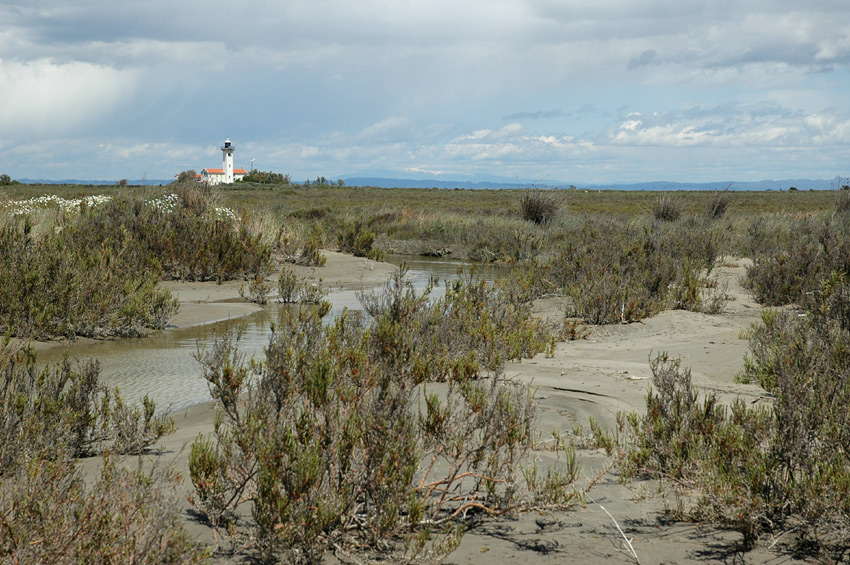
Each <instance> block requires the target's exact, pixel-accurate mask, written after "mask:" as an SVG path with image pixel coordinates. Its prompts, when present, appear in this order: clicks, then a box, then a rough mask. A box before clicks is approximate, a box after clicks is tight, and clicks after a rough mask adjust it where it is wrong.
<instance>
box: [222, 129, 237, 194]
mask: <svg viewBox="0 0 850 565" xmlns="http://www.w3.org/2000/svg"><path fill="white" fill-rule="evenodd" d="M235 150H236V146H235V145H233V144H232V143H230V138H227V139H225V140H224V146H222V148H221V168H222V170H223V171H224V181H223V182H224V184H233V152H234V151H235Z"/></svg>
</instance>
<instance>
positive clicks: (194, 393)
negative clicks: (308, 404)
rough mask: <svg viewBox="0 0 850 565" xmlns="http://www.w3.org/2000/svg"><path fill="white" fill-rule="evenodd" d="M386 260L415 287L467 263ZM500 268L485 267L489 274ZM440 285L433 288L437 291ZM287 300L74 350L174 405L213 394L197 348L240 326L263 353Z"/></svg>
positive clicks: (133, 395)
mask: <svg viewBox="0 0 850 565" xmlns="http://www.w3.org/2000/svg"><path fill="white" fill-rule="evenodd" d="M388 261H389V262H391V263H393V264H395V265H400V264H402V263H406V264H407V266H408V268H409V269H410V271H409V273H408V276H409V279H410V281H411V283H412V284H413V286H414V288H416V289H419V290H421V289H424V288H425V286H426V285H427V284H428V282H429V280H430V279H431V278H432V277H438V278H439V279H440V280H446V279H450V278H453V277H456V276H457V273H458V269H463V268H465V267H468V265H465V264H463V263H460V262H457V261H449V260H445V259H433V260H432V259H427V258H426V259H423V258H419V257H415V258H411V257H401V256H391V257H389V258H388ZM493 273H496V274H497V271H492V270H491V271H490V272H489V273H488V272H487V271H485V272H484V273H483V275H484V276H485V277H487V278H491V279H492V277H493ZM441 293H442V287H437V288H436V289H435V292H434V294H435V295H436V296H439V295H440V294H441ZM327 299H328V300H329V301H330V302H331V304H332V308H331V311H330V313H329V314H328V316H329V317H331V318H333V317H336V316H338V315H339V314H340V313H342V311H343V309H344V308H348V309H349V310H355V311H362V306H361V304H360V301H359V300H358V299H357V296H356V293H355V292H354V291H350V290H336V291H332V292H331V293H330V294H329V295H328V297H327ZM285 307H289V306H285V305H278V304H270V305H268V306H266V307H265V308H264V309H263V310H262V311H259V312H257V313H255V314H252V315H250V316H246V317H243V318H239V319H235V320H229V321H224V322H219V323H216V324H209V325H204V326H195V327H190V328H179V329H170V330H166V331H164V332H162V333H160V334H156V335H152V336H150V337H146V338H140V339H123V340H116V341H102V342H95V343H74V344H72V346H71V349H70V355H71V357H72V358H75V359H89V358H95V359H98V360H99V361H100V367H101V373H100V374H101V379H102V380H103V382H104V383H105V384H106V385H107V386H110V387H115V386H117V387H119V388H120V390H121V394H122V395H123V396H124V397H125V398H126V399H127V400H128V401H131V402H137V401H138V400H140V399H141V398H142V397H143V396H144V395H145V394H148V395H149V396H150V397H151V398H152V399H153V400H154V401H155V402H156V405H157V406H158V407H161V408H166V407H169V406H170V407H171V410H172V411H175V410H179V409H181V408H185V407H186V406H189V405H192V404H197V403H199V402H206V401H208V400H210V395H209V389H208V388H207V383H206V381H204V379H203V378H202V377H201V368H200V365H199V364H198V362H197V361H196V360H195V358H194V354H195V353H196V352H197V351H198V348H199V347H201V348H203V347H210V346H211V345H212V344H213V342H214V341H215V338H216V336H217V335H221V334H222V333H223V332H226V331H228V330H236V329H237V328H239V327H242V337H241V340H240V349H241V350H242V351H243V352H244V353H245V355H246V358H250V357H251V356H257V357H261V356H262V354H263V348H264V347H265V346H266V345H267V344H268V340H269V335H270V331H269V322H270V321H272V320H274V319H275V318H276V316H277V315H278V310H279V309H280V308H285ZM61 357H62V352H61V351H56V350H51V351H45V352H43V353H40V354H39V360H40V361H42V362H47V363H55V362H57V361H59V360H60V359H61Z"/></svg>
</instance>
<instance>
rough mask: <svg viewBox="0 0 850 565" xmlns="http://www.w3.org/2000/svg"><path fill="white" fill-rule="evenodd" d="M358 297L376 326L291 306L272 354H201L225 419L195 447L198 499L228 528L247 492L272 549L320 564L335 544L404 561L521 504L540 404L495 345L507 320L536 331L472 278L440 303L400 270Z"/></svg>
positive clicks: (261, 542)
mask: <svg viewBox="0 0 850 565" xmlns="http://www.w3.org/2000/svg"><path fill="white" fill-rule="evenodd" d="M361 296H362V299H363V300H364V303H365V307H366V308H367V310H368V311H369V312H370V313H371V315H372V316H373V317H374V320H373V322H372V324H371V325H370V326H366V325H364V324H363V322H362V320H360V319H359V318H357V317H352V316H350V315H349V314H348V313H344V314H342V315H341V316H340V317H338V318H337V319H336V320H335V321H334V322H333V323H332V324H330V325H327V326H326V325H323V324H322V321H321V311H319V312H313V311H310V310H301V311H297V312H296V311H290V310H286V311H284V313H283V315H282V318H281V320H280V322H279V323H278V324H276V325H275V327H274V335H273V337H272V339H271V341H270V343H269V346H268V347H267V348H266V352H265V353H266V355H265V360H264V361H262V362H260V363H254V364H251V365H246V364H245V363H244V362H243V361H242V358H241V355H240V354H239V352H238V348H237V347H236V343H235V342H234V341H233V340H232V339H231V338H224V339H221V340H219V342H218V343H217V345H216V347H214V348H213V349H212V350H211V351H208V352H204V353H202V354H201V355H199V360H200V361H201V363H202V365H203V366H204V376H205V378H206V380H207V381H208V382H209V383H210V389H211V391H212V394H213V397H214V398H216V399H218V400H219V403H220V416H219V417H218V418H217V419H216V426H215V431H214V433H213V435H212V436H208V437H200V438H199V439H198V440H197V441H196V442H195V443H194V444H193V446H192V450H191V455H190V476H191V477H192V480H193V483H194V484H195V489H196V493H195V496H194V500H195V504H196V506H197V508H198V509H199V510H200V511H202V512H204V513H205V514H206V515H207V516H208V517H209V518H210V521H211V523H212V524H213V525H216V526H218V525H228V527H229V528H230V529H231V530H233V529H234V528H237V529H238V527H239V526H240V525H245V524H242V523H241V522H240V520H239V518H238V516H239V514H240V512H239V510H238V504H239V501H240V500H250V501H251V509H252V513H251V516H252V528H251V531H252V532H253V535H256V537H257V540H258V548H259V552H260V554H261V556H263V557H264V558H266V559H269V560H271V559H285V560H287V561H293V562H314V561H318V560H320V559H321V556H322V555H323V554H324V553H325V552H326V551H328V550H329V549H330V548H332V547H335V546H339V547H342V548H343V550H344V549H346V548H357V547H359V548H360V550H359V551H364V550H365V548H369V549H368V551H371V552H373V553H377V554H383V555H396V557H397V558H401V553H407V557H406V558H410V557H412V555H415V554H416V553H417V552H419V551H423V550H425V549H427V548H426V547H425V545H426V542H427V540H428V538H429V536H435V537H434V540H438V545H437V546H432V547H431V550H433V551H436V552H438V553H443V552H445V551H448V550H450V549H451V548H452V547H453V545H454V544H455V543H457V541H458V540H459V536H460V534H461V533H462V522H463V518H464V517H466V516H470V515H475V514H478V513H481V512H486V513H491V514H500V513H504V512H508V511H510V510H513V509H516V508H517V507H518V505H519V504H520V500H521V496H522V488H521V486H522V485H521V482H520V481H519V478H520V477H519V473H518V470H517V469H518V464H519V463H520V462H521V461H522V459H523V457H524V454H525V453H526V452H527V450H528V449H529V448H530V446H531V443H532V425H533V421H534V406H533V404H532V396H531V393H530V390H529V388H528V387H527V386H525V385H520V384H518V383H516V382H513V381H510V380H508V379H505V378H504V377H502V376H501V367H502V362H503V359H504V358H505V357H506V354H504V353H503V354H499V355H497V354H495V353H494V352H493V349H494V347H493V344H491V343H488V342H489V341H491V340H493V339H495V338H496V336H497V335H498V333H497V332H496V331H495V328H497V327H502V328H505V330H506V333H508V334H513V335H515V336H516V337H515V338H512V337H508V338H507V340H508V342H510V341H511V340H512V339H517V340H518V343H524V340H525V339H527V334H528V333H529V332H530V333H531V334H534V333H535V332H536V331H537V328H536V326H535V325H534V324H533V323H532V322H531V321H530V320H529V319H525V318H523V317H522V316H521V315H520V316H516V317H514V315H515V314H518V313H519V312H518V311H516V310H511V309H510V308H511V307H509V306H503V307H499V306H497V305H496V304H497V303H498V302H499V299H498V296H499V294H498V291H497V290H495V289H493V288H492V287H491V286H489V285H486V284H485V283H480V284H479V283H478V282H477V281H474V280H472V279H461V280H460V282H458V283H457V284H455V285H453V286H450V288H449V289H447V292H446V296H445V298H444V299H441V300H435V301H433V302H432V301H431V300H430V299H429V295H428V293H427V292H426V294H425V295H422V294H417V293H415V292H414V291H413V289H412V288H411V287H410V285H409V284H408V283H407V282H406V280H405V278H404V273H403V272H400V273H398V274H397V275H396V276H395V277H393V278H392V279H391V280H390V281H389V282H388V284H387V287H386V288H385V290H384V292H383V293H381V294H375V293H365V294H363V295H361ZM503 308H507V309H505V310H503ZM479 316H480V319H482V320H484V321H485V323H484V324H483V328H482V329H481V330H480V333H478V334H477V335H471V336H470V335H468V334H469V333H470V332H472V330H473V321H475V322H476V323H477V321H478V320H479ZM447 318H448V320H449V321H446V319H447ZM488 318H489V319H490V321H487V320H488ZM512 324H516V325H515V326H514V325H512ZM502 345H505V344H504V343H503V344H502ZM522 350H523V348H522V346H519V345H518V346H517V349H516V351H517V352H521V351H522ZM516 354H517V355H518V354H520V353H516ZM485 376H487V377H489V378H484V377H485ZM423 461H424V463H423ZM552 476H554V475H552ZM569 477H572V478H574V475H565V476H563V477H562V479H560V480H559V481H558V485H560V486H559V488H561V487H563V488H568V483H569V482H570V481H569V480H568V478H569ZM535 484H537V483H535ZM552 484H554V483H552ZM552 496H555V494H553V495H552ZM562 498H563V500H567V499H570V500H572V498H570V497H562ZM439 540H442V541H439ZM439 543H443V544H444V545H442V546H440V545H439Z"/></svg>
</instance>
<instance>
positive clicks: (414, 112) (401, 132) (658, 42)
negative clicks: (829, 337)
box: [0, 0, 850, 178]
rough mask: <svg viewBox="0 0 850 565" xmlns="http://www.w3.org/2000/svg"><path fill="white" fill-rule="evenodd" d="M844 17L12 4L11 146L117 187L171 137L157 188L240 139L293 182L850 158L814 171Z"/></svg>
mask: <svg viewBox="0 0 850 565" xmlns="http://www.w3.org/2000/svg"><path fill="white" fill-rule="evenodd" d="M847 15H848V13H847V7H846V3H845V2H840V1H836V0H812V1H810V2H808V3H806V5H805V6H803V5H801V4H799V2H798V1H795V2H792V1H791V0H750V1H747V2H738V1H736V0H715V1H714V2H713V3H711V4H710V5H708V4H706V3H688V2H678V3H670V2H669V0H645V1H642V2H633V1H631V0H598V1H597V2H592V3H590V2H581V1H579V0H468V1H464V2H456V1H453V0H433V1H429V2H425V1H424V0H412V1H411V2H405V3H386V2H384V1H381V0H363V1H361V2H350V1H343V0H290V1H287V2H277V1H273V0H251V1H250V2H247V3H242V4H240V5H238V6H237V5H234V4H232V3H227V2H225V1H224V0H211V1H209V0H204V1H201V0H185V1H184V2H179V3H174V2H168V3H166V2H164V1H163V0H150V1H148V2H132V3H123V4H122V3H115V2H111V1H110V2H107V0H87V1H86V2H77V3H68V2H61V1H60V0H32V1H30V2H27V3H17V4H10V3H7V4H4V5H0V21H2V22H3V26H2V31H0V84H2V85H3V95H2V96H3V101H4V106H3V107H0V137H2V138H3V143H6V144H7V145H8V144H9V143H12V144H13V145H17V146H22V145H23V144H26V143H32V144H33V145H32V146H35V145H38V147H42V148H47V147H49V148H50V149H49V150H48V149H45V150H44V151H45V152H44V153H41V154H42V155H43V156H47V155H50V159H51V160H50V162H49V163H47V161H45V163H46V164H45V165H44V166H48V165H49V166H52V167H54V169H55V168H60V164H64V165H62V166H70V165H68V164H69V163H73V162H74V159H75V158H76V156H77V154H76V153H73V152H72V150H71V149H70V148H64V149H63V144H64V143H66V142H67V141H68V140H69V139H75V138H76V139H78V140H80V141H85V142H94V143H96V144H97V146H98V147H100V146H101V144H103V147H104V148H103V149H102V150H100V151H99V152H98V153H97V154H92V155H90V157H89V158H90V159H92V161H91V166H96V167H101V169H102V170H104V171H110V173H104V174H113V175H120V176H119V178H121V177H126V176H128V175H129V174H130V173H129V172H125V171H123V170H122V169H123V168H129V169H136V168H140V167H139V164H140V163H141V162H145V164H146V162H147V160H149V159H151V158H152V155H154V154H156V152H157V151H158V148H159V145H158V144H163V143H164V144H169V145H171V146H173V147H176V148H195V150H196V151H197V153H196V155H197V156H193V155H195V154H193V153H192V151H188V152H187V153H186V154H185V156H184V157H182V161H173V160H169V159H165V158H163V159H161V160H160V165H159V166H160V167H161V168H162V172H161V173H159V176H161V177H167V176H170V174H173V173H174V172H178V171H179V170H182V169H185V168H190V167H199V166H208V165H209V164H210V163H209V160H210V159H212V160H213V163H214V162H216V161H217V155H216V151H215V150H214V149H215V146H214V145H212V147H213V151H212V156H211V157H205V156H204V154H205V153H204V152H205V151H207V150H208V149H209V147H210V146H211V145H210V144H215V143H217V142H219V141H220V139H223V137H224V136H225V135H229V136H231V137H232V138H234V139H238V140H240V143H242V145H241V146H240V148H245V149H247V148H248V147H251V151H252V157H256V158H257V159H258V163H260V162H261V163H263V166H264V167H265V168H266V169H268V168H274V169H278V170H284V171H287V172H292V173H293V175H294V176H295V177H296V178H300V177H302V176H303V177H304V178H307V177H310V178H312V177H314V176H315V175H316V174H323V175H324V174H333V170H343V171H352V170H355V169H357V168H358V167H370V166H375V164H376V163H379V164H381V165H382V166H385V167H388V168H389V167H393V168H397V169H404V168H422V169H427V170H441V171H450V170H453V168H457V169H463V168H464V167H469V168H478V167H480V168H482V169H483V168H485V167H488V166H490V167H498V168H510V169H511V170H512V171H514V172H515V173H516V174H520V173H521V171H522V170H527V171H528V172H529V175H530V176H536V175H537V174H538V172H539V169H541V168H544V169H549V170H551V171H567V172H569V171H573V170H575V169H577V168H579V169H581V170H584V171H591V170H594V166H595V167H596V169H595V170H598V171H601V172H602V173H600V174H604V173H605V172H607V173H610V174H612V175H613V174H615V172H616V171H624V172H623V174H628V171H629V170H632V171H636V172H635V174H643V173H640V171H644V172H645V171H647V170H653V169H652V168H653V167H655V169H659V170H660V169H663V167H665V166H667V165H668V164H670V159H669V154H670V152H671V151H674V152H676V153H677V154H680V155H683V156H684V155H691V154H692V152H696V151H698V150H702V151H706V152H707V153H706V154H709V152H710V154H711V155H715V156H717V161H716V163H715V165H716V166H715V168H714V169H711V168H710V167H708V166H707V167H706V170H709V171H711V170H716V168H717V166H726V164H727V163H728V164H729V165H728V166H730V167H731V166H733V165H732V163H737V162H738V161H739V160H740V156H741V155H743V154H744V153H748V151H749V147H750V146H751V147H753V148H760V149H761V150H762V151H763V152H764V154H765V155H770V154H771V153H770V152H771V151H774V150H779V149H782V150H783V151H785V152H786V153H785V155H784V156H783V163H784V164H790V163H795V162H796V165H795V166H798V167H800V168H806V169H810V168H812V167H814V166H818V167H820V166H823V164H824V163H827V164H828V163H830V162H831V161H830V159H833V160H834V163H835V164H834V165H833V167H839V166H846V165H845V163H846V156H845V157H836V156H835V155H838V149H836V150H835V153H833V151H832V149H830V150H829V151H826V150H824V151H821V152H820V153H819V154H818V159H819V161H818V163H817V164H816V165H814V164H813V165H805V164H802V165H801V163H805V162H806V159H808V158H810V156H811V154H812V153H813V152H814V151H815V150H822V149H823V148H824V147H830V148H832V147H837V144H841V143H847V141H846V140H847V135H848V134H847V128H848V126H847V123H848V119H850V102H848V100H849V99H848V98H847V95H846V93H847V92H848V90H850V21H848V18H847ZM626 71H628V72H626ZM562 108H563V109H564V110H562ZM621 108H624V109H623V110H621ZM506 109H507V110H506ZM571 109H574V110H571ZM629 113H636V114H635V115H632V116H628V114H629ZM637 114H639V115H637ZM241 140H245V141H244V142H243V141H241ZM249 143H250V144H251V145H248V144H249ZM745 150H746V151H745ZM63 151H64V153H63ZM724 151H726V152H727V153H726V154H725V155H724V157H723V158H721V157H720V156H719V155H720V153H722V152H724ZM790 152H795V153H794V154H795V155H796V156H797V158H796V161H795V160H794V159H792V158H789V157H787V155H789V154H790ZM748 156H749V157H750V161H752V162H756V161H758V162H760V163H763V164H762V165H761V166H762V167H764V169H763V170H770V165H769V163H767V162H766V158H765V159H753V158H752V157H753V155H752V154H749V153H748ZM682 158H683V159H684V157H682ZM700 158H701V159H702V157H700ZM95 159H97V160H96V161H95ZM33 162H34V163H36V162H35V161H33ZM637 162H639V163H640V167H637V166H636V163H637ZM23 163H24V162H23V161H20V160H16V161H15V162H14V164H13V166H15V167H22V166H23ZM594 164H595V165H594ZM31 166H32V167H40V166H41V165H38V164H34V165H31ZM175 166H177V167H178V168H177V170H170V169H171V168H172V167H175ZM789 166H790V165H789ZM317 169H318V170H317ZM647 174H648V173H647ZM752 174H757V173H755V172H753V173H752ZM22 176H23V175H22ZM25 176H36V175H35V174H29V173H27V174H26V175H25ZM95 176H103V174H96V175H95Z"/></svg>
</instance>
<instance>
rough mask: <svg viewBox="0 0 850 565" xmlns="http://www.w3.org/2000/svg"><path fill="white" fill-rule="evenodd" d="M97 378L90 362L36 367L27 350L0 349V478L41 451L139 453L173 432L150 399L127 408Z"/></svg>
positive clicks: (9, 345) (32, 354)
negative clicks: (75, 364) (138, 405)
mask: <svg viewBox="0 0 850 565" xmlns="http://www.w3.org/2000/svg"><path fill="white" fill-rule="evenodd" d="M99 375H100V367H99V366H98V364H97V362H95V361H89V362H86V363H81V364H79V366H74V365H73V364H72V363H71V362H70V361H69V360H68V359H65V360H64V361H63V362H62V363H60V364H57V365H56V366H52V367H44V368H39V367H38V366H37V365H36V355H35V352H34V351H33V350H32V349H31V348H29V347H26V346H21V345H14V344H12V343H11V342H10V341H8V340H7V341H6V343H4V344H3V346H2V349H0V379H2V380H0V474H2V473H3V470H4V469H11V468H14V465H15V463H16V462H20V461H25V460H29V459H33V458H37V456H38V455H39V454H40V453H42V452H62V453H67V456H68V457H82V456H85V455H91V454H93V453H100V452H101V451H103V450H104V449H108V450H110V451H112V452H113V453H119V454H138V453H141V452H142V451H144V450H145V449H147V448H148V447H149V446H151V445H152V444H154V443H155V442H156V441H157V440H158V439H159V438H160V437H162V436H163V435H165V434H168V433H171V432H172V431H173V430H174V421H173V420H172V419H171V418H170V417H167V416H157V415H156V414H155V406H154V403H153V401H151V400H149V399H148V398H147V397H145V399H144V400H143V406H142V407H141V408H137V407H134V406H130V405H128V404H127V403H126V402H124V400H123V399H122V398H121V396H120V394H119V393H118V391H117V390H109V389H108V388H107V387H105V386H104V385H103V384H102V383H101V382H100V379H99Z"/></svg>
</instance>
